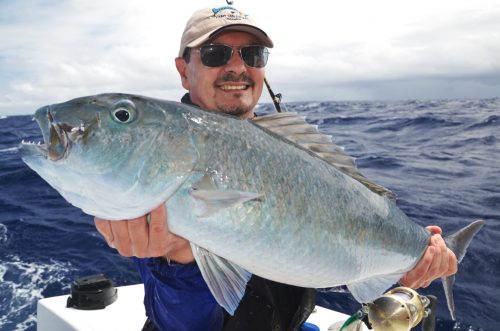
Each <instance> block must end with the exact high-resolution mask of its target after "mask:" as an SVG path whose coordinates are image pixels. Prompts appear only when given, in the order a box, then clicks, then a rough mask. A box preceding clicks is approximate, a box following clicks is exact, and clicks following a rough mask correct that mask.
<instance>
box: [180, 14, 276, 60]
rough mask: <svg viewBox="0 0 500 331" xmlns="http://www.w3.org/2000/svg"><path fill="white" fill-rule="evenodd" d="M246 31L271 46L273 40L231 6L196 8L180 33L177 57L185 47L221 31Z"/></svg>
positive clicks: (200, 42) (201, 42) (198, 43)
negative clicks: (179, 46)
mask: <svg viewBox="0 0 500 331" xmlns="http://www.w3.org/2000/svg"><path fill="white" fill-rule="evenodd" d="M227 30H231V31H244V32H248V33H250V34H252V35H254V36H255V37H257V39H258V40H259V41H260V42H261V43H262V45H263V46H266V47H270V48H271V47H273V42H272V41H271V39H270V38H269V37H268V36H267V34H266V33H265V32H264V31H263V30H262V29H260V28H259V27H258V26H257V25H256V23H255V21H254V20H253V19H252V18H250V17H249V15H247V14H245V13H242V12H241V11H239V10H237V9H236V8H234V7H231V6H224V7H218V8H204V9H200V10H197V11H195V12H194V13H193V16H191V18H190V19H189V21H188V22H187V24H186V28H185V29H184V33H183V34H182V39H181V48H180V49H179V57H181V56H182V53H184V50H185V49H186V47H196V46H199V45H201V44H203V43H205V42H206V41H208V40H210V39H212V38H213V37H215V36H216V35H218V34H219V33H220V32H222V31H227Z"/></svg>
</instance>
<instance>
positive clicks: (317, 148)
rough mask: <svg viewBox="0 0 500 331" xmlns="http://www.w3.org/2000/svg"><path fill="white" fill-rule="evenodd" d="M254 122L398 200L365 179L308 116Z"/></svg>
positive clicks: (287, 115)
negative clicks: (306, 117) (307, 120)
mask: <svg viewBox="0 0 500 331" xmlns="http://www.w3.org/2000/svg"><path fill="white" fill-rule="evenodd" d="M251 122H252V123H254V124H255V125H256V126H258V127H261V128H264V129H267V130H269V131H271V132H272V133H274V134H276V135H278V136H280V137H282V138H284V139H286V140H288V141H291V142H293V143H294V144H296V145H298V146H300V147H301V148H303V149H305V150H307V151H309V152H310V153H312V154H314V155H316V156H318V157H320V158H321V159H323V160H325V161H326V162H328V163H330V164H331V165H332V166H334V167H335V168H337V169H338V170H339V171H341V172H343V173H344V174H346V175H348V176H350V177H352V178H353V179H355V180H357V181H358V182H360V183H361V184H363V185H365V186H366V187H367V188H368V189H370V190H371V191H373V192H375V193H377V194H379V195H381V196H385V197H387V198H389V199H395V194H394V193H393V192H391V191H389V190H388V189H386V188H385V187H383V186H380V185H378V184H375V183H374V182H372V181H370V180H369V179H368V178H366V177H365V176H363V174H361V173H360V172H359V170H358V168H357V167H356V164H355V162H354V159H353V158H352V157H351V156H349V155H347V154H346V153H345V152H344V149H343V148H342V147H339V146H337V145H335V144H334V143H332V137H331V136H330V135H326V134H322V133H320V132H319V131H318V126H317V125H312V124H309V123H307V122H306V120H305V116H300V115H298V114H297V113H294V112H290V113H288V112H287V113H276V114H270V115H265V116H259V117H256V118H254V119H253V120H252V121H251Z"/></svg>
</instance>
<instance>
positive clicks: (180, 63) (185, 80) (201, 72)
mask: <svg viewBox="0 0 500 331" xmlns="http://www.w3.org/2000/svg"><path fill="white" fill-rule="evenodd" d="M210 43H211V44H225V45H230V46H232V47H233V54H232V57H231V59H230V60H229V61H228V63H227V64H225V65H223V66H221V67H216V68H210V67H206V66H205V65H203V64H202V63H201V60H200V53H199V52H197V51H196V50H191V58H190V60H189V63H185V61H184V60H183V59H182V58H177V59H176V66H177V70H178V71H179V74H180V75H181V79H182V86H183V87H184V88H185V89H187V90H188V91H189V94H190V96H191V101H192V102H193V103H195V104H197V105H198V106H200V107H201V108H204V109H208V110H212V111H217V112H224V113H228V114H232V115H236V116H240V117H242V118H251V117H253V109H254V107H255V105H256V104H257V101H258V100H259V98H260V96H261V94H262V87H263V84H264V74H265V70H264V68H252V67H248V66H246V65H245V63H244V62H243V60H242V58H241V56H240V54H239V52H238V51H237V50H238V49H239V48H240V46H243V45H255V44H258V42H257V39H256V38H255V37H254V36H252V35H251V34H249V33H245V32H236V31H228V32H224V33H221V34H220V35H219V36H217V37H216V38H214V39H212V40H211V41H210Z"/></svg>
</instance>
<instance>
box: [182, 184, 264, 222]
mask: <svg viewBox="0 0 500 331" xmlns="http://www.w3.org/2000/svg"><path fill="white" fill-rule="evenodd" d="M189 194H190V195H191V197H192V198H193V199H194V201H195V214H196V216H198V217H207V216H211V215H213V214H215V213H216V212H217V211H219V210H221V209H223V208H228V207H233V206H236V205H238V204H242V203H245V202H247V201H251V200H258V199H259V198H261V197H262V196H263V195H262V194H260V193H253V192H244V191H236V190H217V189H213V190H212V189H196V188H194V187H193V188H192V189H191V190H190V191H189Z"/></svg>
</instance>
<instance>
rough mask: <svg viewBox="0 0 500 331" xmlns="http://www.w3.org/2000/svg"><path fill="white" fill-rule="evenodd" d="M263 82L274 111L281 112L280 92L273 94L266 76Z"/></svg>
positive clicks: (228, 2) (228, 0) (231, 0)
mask: <svg viewBox="0 0 500 331" xmlns="http://www.w3.org/2000/svg"><path fill="white" fill-rule="evenodd" d="M226 3H227V4H228V5H229V6H231V5H232V4H234V1H233V0H226ZM264 83H266V87H267V90H268V91H269V95H270V96H271V99H272V100H273V104H274V108H276V111H277V112H278V113H281V112H282V109H281V97H282V95H281V93H278V94H274V92H273V90H272V89H271V85H269V83H268V81H267V78H264Z"/></svg>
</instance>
